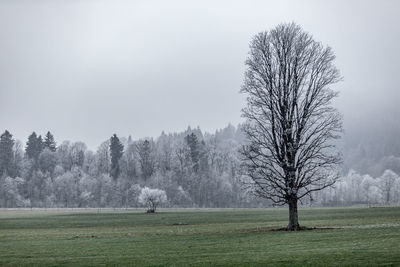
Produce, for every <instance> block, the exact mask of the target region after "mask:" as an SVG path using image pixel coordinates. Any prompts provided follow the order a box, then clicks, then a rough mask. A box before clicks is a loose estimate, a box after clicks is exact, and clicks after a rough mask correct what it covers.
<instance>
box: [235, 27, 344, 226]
mask: <svg viewBox="0 0 400 267" xmlns="http://www.w3.org/2000/svg"><path fill="white" fill-rule="evenodd" d="M334 59H335V56H334V54H333V52H332V50H331V48H330V47H324V46H323V45H322V44H321V43H319V42H316V41H315V40H314V39H313V37H312V36H311V35H310V34H308V33H307V32H304V31H303V30H302V29H301V28H300V27H299V26H298V25H296V24H294V23H291V24H281V25H278V26H277V27H276V28H274V29H272V30H271V31H265V32H261V33H259V34H257V35H256V36H255V37H254V38H253V40H252V42H251V44H250V52H249V57H248V59H247V61H246V65H247V71H246V73H245V81H244V84H243V86H242V89H241V92H242V93H244V94H246V95H247V107H246V108H244V109H243V117H245V118H246V119H247V124H246V126H245V132H246V135H247V138H248V144H247V145H245V146H244V147H243V150H242V155H243V156H244V160H245V164H244V166H245V169H246V171H247V175H248V176H249V178H250V179H249V185H250V186H252V187H253V189H254V193H255V194H257V195H258V196H260V197H263V198H266V199H269V200H270V201H273V202H274V203H275V204H278V205H284V204H287V205H288V206H289V224H288V227H287V229H288V230H297V229H299V223H298V211H297V203H298V200H299V199H301V198H303V197H305V196H307V195H310V194H311V192H313V191H317V190H321V189H323V188H326V187H328V186H331V185H333V184H334V183H335V181H336V180H337V178H338V172H337V165H338V164H339V163H340V162H341V157H340V155H339V154H338V153H335V152H334V150H333V148H334V142H333V141H334V140H335V139H337V138H338V137H339V134H340V132H341V130H342V119H341V116H340V114H339V113H338V112H337V110H336V109H335V108H333V106H332V103H331V102H332V100H333V98H334V97H336V96H337V93H336V92H335V91H333V90H331V89H330V85H332V84H334V83H336V82H338V81H339V80H340V74H339V71H338V69H337V68H336V67H335V66H334V65H333V60H334Z"/></svg>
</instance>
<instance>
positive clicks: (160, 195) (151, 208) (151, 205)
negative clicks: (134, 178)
mask: <svg viewBox="0 0 400 267" xmlns="http://www.w3.org/2000/svg"><path fill="white" fill-rule="evenodd" d="M138 200H139V203H140V204H143V205H145V206H146V207H147V213H154V212H155V211H156V209H157V206H158V205H160V204H162V203H165V202H167V194H166V193H165V191H164V190H160V189H151V188H148V187H144V188H142V190H141V192H140V195H139V199H138Z"/></svg>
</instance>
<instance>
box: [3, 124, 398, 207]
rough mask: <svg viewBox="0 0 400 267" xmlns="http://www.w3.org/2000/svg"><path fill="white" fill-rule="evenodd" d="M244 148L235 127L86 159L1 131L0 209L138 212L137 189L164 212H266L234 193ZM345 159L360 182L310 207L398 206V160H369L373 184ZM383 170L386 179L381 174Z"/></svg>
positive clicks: (77, 151)
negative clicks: (160, 198)
mask: <svg viewBox="0 0 400 267" xmlns="http://www.w3.org/2000/svg"><path fill="white" fill-rule="evenodd" d="M245 140H246V139H245V136H244V134H243V132H242V131H241V129H240V125H239V127H234V126H232V125H228V126H227V127H226V128H224V129H221V130H218V131H216V132H215V133H214V134H209V133H203V132H202V131H201V130H200V128H195V129H191V128H188V129H187V130H186V131H183V132H180V133H173V134H165V133H162V134H161V135H160V136H159V137H158V138H156V139H152V138H146V139H141V140H132V139H131V138H130V137H129V138H120V137H118V136H117V135H112V136H111V137H110V139H109V140H107V141H105V142H103V143H102V144H101V145H100V146H99V147H98V149H97V151H96V152H93V151H90V150H88V149H87V147H86V145H85V144H84V143H83V142H69V141H64V142H62V143H61V144H57V143H56V141H55V138H54V136H53V135H52V133H51V132H47V134H46V135H44V137H42V136H41V135H38V134H36V133H35V132H33V133H32V134H31V135H30V136H29V137H28V139H27V141H26V144H25V145H23V144H22V143H21V142H20V141H18V140H15V139H14V137H13V136H12V134H11V133H9V132H8V131H5V132H4V133H3V134H2V135H1V138H0V207H137V206H139V203H138V195H139V192H140V190H141V189H142V188H143V187H150V188H158V189H162V190H164V191H165V192H166V194H167V198H168V203H167V204H166V205H167V206H169V207H264V206H269V205H271V203H269V202H268V201H265V200H262V199H259V198H254V197H252V196H251V195H249V194H248V193H247V192H246V190H244V189H243V188H242V186H241V179H242V178H243V177H244V176H243V175H244V174H243V173H242V172H241V160H240V155H239V152H238V151H239V148H240V147H241V146H242V145H243V144H244V143H245ZM374 145H375V146H376V144H374ZM358 147H361V148H360V149H364V145H362V146H360V145H359V146H358ZM355 151H356V152H355ZM350 152H351V153H353V154H354V153H358V152H357V148H354V147H353V148H351V149H350V148H347V150H346V149H345V150H344V154H345V159H347V162H346V165H345V166H344V172H346V173H347V172H348V169H350V168H351V167H352V166H355V169H356V170H357V171H358V172H360V173H361V174H358V173H357V172H355V171H350V172H349V174H348V175H345V176H344V177H343V178H342V179H341V181H340V182H339V183H338V184H337V186H336V187H335V188H332V189H326V190H324V191H322V192H318V193H316V194H315V195H314V196H313V198H312V199H310V201H311V203H314V204H317V205H348V204H361V203H364V204H371V205H372V204H394V203H399V202H400V198H399V197H398V196H399V195H400V179H399V176H398V174H397V173H396V172H397V171H398V170H400V166H399V165H400V159H399V158H398V157H397V156H396V155H383V156H381V157H380V158H379V159H378V160H375V165H374V166H375V167H374V171H376V172H377V173H379V177H378V176H377V175H375V177H378V178H372V176H370V175H366V173H363V171H364V172H365V169H364V170H361V171H360V168H359V162H362V161H365V162H368V161H370V159H369V158H367V157H365V158H361V159H360V158H359V157H354V156H352V155H353V154H351V155H350V154H349V153H350ZM360 153H361V152H360ZM361 156H362V155H360V157H361ZM352 157H353V158H354V160H353V162H354V164H353V165H352V162H351V159H352ZM379 162H381V163H382V164H381V166H379V164H378V163H379ZM377 164H378V165H377ZM392 165H393V166H392ZM388 167H390V169H392V170H393V171H390V170H387V171H386V172H384V170H385V169H388ZM396 168H397V169H396ZM303 204H307V205H308V204H309V203H303Z"/></svg>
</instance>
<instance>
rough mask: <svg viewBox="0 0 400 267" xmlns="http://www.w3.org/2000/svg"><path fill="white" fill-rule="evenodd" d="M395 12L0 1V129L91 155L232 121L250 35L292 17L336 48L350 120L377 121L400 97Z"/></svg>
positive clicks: (372, 5) (249, 4)
mask: <svg viewBox="0 0 400 267" xmlns="http://www.w3.org/2000/svg"><path fill="white" fill-rule="evenodd" d="M299 2H301V3H299ZM399 14H400V1H387V0H385V1H337V0H335V1H248V0H247V1H244V0H243V1H204V0H202V1H161V0H160V1H151V0H150V1H149V0H146V1H144V0H143V1H115V0H112V1H111V0H109V1H73V0H72V1H70V0H68V1H66V0H65V1H63V0H54V1H53V0H48V1H40V0H38V1H18V0H17V1H15V0H10V1H1V0H0V126H1V129H0V130H1V131H4V130H5V129H7V130H9V131H10V132H11V133H12V134H14V136H15V137H16V138H18V139H20V140H21V141H23V142H24V143H25V142H26V139H27V137H28V135H29V134H30V133H31V132H32V131H33V130H34V131H36V132H37V133H39V134H42V135H43V134H45V133H46V132H47V130H50V131H51V132H53V133H54V135H55V138H56V140H57V141H58V142H59V143H61V141H62V140H66V139H68V140H71V141H84V142H85V143H86V144H87V145H88V147H89V148H91V149H96V148H97V147H98V145H99V144H100V143H101V142H102V141H104V140H105V139H107V138H109V137H110V136H111V135H112V134H113V133H117V134H118V135H120V136H128V135H132V137H133V138H134V139H137V138H142V137H147V136H153V137H156V136H158V135H159V134H160V133H161V131H163V130H164V131H166V132H174V131H181V130H184V129H186V128H187V126H189V125H190V126H192V127H196V126H198V125H199V126H200V127H201V128H202V129H203V130H205V131H208V132H214V131H215V130H216V129H218V128H222V127H224V126H226V125H227V124H228V123H232V124H234V125H236V124H238V123H239V122H241V121H242V118H241V117H240V110H241V108H242V107H243V106H244V104H245V101H244V96H243V95H241V94H239V90H240V86H241V84H242V80H243V73H244V61H245V59H246V55H247V52H248V45H249V42H250V40H251V38H252V36H254V35H255V34H256V33H258V32H260V31H263V30H267V29H271V28H273V27H275V26H276V25H277V24H279V23H282V22H292V21H294V22H296V23H298V24H300V25H301V26H302V27H303V29H304V30H305V31H308V32H310V33H311V34H312V35H313V36H314V38H315V39H316V40H317V41H321V42H322V43H324V44H327V45H329V46H331V47H332V48H333V50H334V52H335V54H336V56H337V59H336V65H337V66H338V68H339V69H340V70H341V73H342V75H343V77H344V81H343V82H341V83H340V84H338V85H337V86H335V89H337V90H339V91H340V92H341V93H340V97H339V99H338V100H337V106H338V107H339V108H340V110H341V111H342V113H343V114H344V117H345V120H346V121H347V123H348V122H350V121H353V120H366V118H368V114H373V113H381V114H385V116H386V114H390V113H391V112H392V113H393V111H395V110H396V108H395V106H396V104H397V102H399V100H400V88H399V82H398V81H399V77H400V72H399V62H400V56H399V48H400V27H399V25H400V16H399ZM397 110H398V109H397ZM365 112H366V113H365ZM365 114H367V115H365ZM346 121H345V122H346Z"/></svg>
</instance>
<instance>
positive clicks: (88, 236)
mask: <svg viewBox="0 0 400 267" xmlns="http://www.w3.org/2000/svg"><path fill="white" fill-rule="evenodd" d="M77 238H98V237H97V236H96V235H75V236H73V237H72V238H71V239H77Z"/></svg>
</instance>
